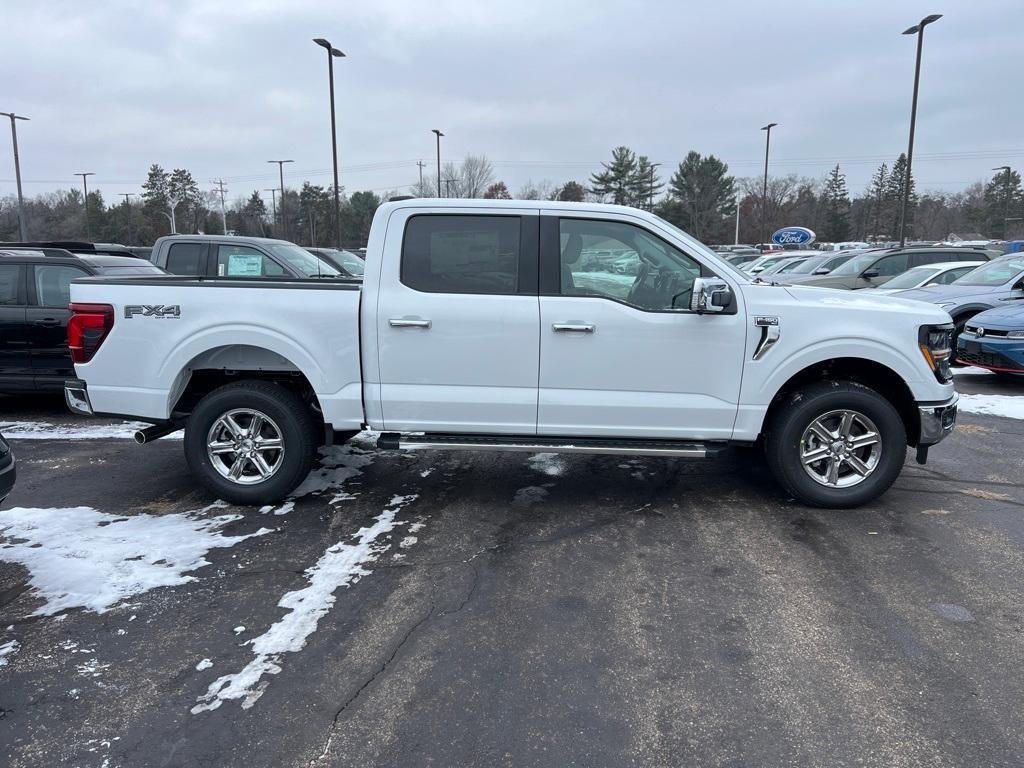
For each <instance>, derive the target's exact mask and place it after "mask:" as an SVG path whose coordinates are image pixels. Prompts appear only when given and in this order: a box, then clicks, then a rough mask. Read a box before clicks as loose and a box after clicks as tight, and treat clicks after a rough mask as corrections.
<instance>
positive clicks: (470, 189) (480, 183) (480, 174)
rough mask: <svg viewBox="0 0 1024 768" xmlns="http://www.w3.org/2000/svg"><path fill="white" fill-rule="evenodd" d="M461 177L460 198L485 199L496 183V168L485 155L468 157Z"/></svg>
mask: <svg viewBox="0 0 1024 768" xmlns="http://www.w3.org/2000/svg"><path fill="white" fill-rule="evenodd" d="M459 176H460V177H461V184H460V185H459V197H483V194H484V192H486V191H487V187H488V186H490V184H491V182H492V181H494V166H492V165H491V161H490V160H488V159H487V158H486V157H485V156H484V155H466V159H465V160H463V161H462V168H461V169H460V172H459Z"/></svg>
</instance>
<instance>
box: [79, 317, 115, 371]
mask: <svg viewBox="0 0 1024 768" xmlns="http://www.w3.org/2000/svg"><path fill="white" fill-rule="evenodd" d="M68 308H69V309H70V310H71V318H70V319H69V320H68V349H70V350H71V360H72V361H74V362H76V363H88V362H89V361H90V360H92V356H93V355H95V354H96V350H97V349H99V348H100V344H102V343H103V340H104V339H105V338H107V334H108V333H110V329H111V328H113V327H114V308H113V307H112V306H110V305H109V304H69V305H68Z"/></svg>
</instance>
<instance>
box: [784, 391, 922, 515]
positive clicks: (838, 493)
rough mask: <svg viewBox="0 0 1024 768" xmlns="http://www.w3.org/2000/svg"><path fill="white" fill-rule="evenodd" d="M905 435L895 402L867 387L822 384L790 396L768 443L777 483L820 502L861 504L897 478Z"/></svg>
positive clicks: (799, 496) (840, 506)
mask: <svg viewBox="0 0 1024 768" xmlns="http://www.w3.org/2000/svg"><path fill="white" fill-rule="evenodd" d="M906 446H907V434H906V428H905V427H904V426H903V420H902V419H901V418H900V415H899V413H897V412H896V409H895V408H894V407H893V405H892V403H890V402H889V401H888V400H886V399H885V398H884V397H882V396H881V395H880V394H878V393H877V392H875V391H874V390H873V389H870V388H868V387H865V386H864V385H862V384H858V383H855V382H849V381H823V382H818V383H815V384H811V385H809V386H806V387H804V388H802V389H799V390H797V391H795V392H791V393H790V394H788V395H787V396H786V400H785V402H784V403H783V404H782V405H781V406H780V407H779V408H778V410H777V411H776V412H775V413H774V414H773V415H772V417H771V419H770V423H769V425H768V435H767V438H766V440H765V452H766V455H767V459H768V466H769V467H770V468H771V470H772V474H774V475H775V478H776V480H778V482H779V484H780V485H781V486H782V487H783V488H785V489H786V490H787V491H788V492H789V493H791V494H792V495H793V496H795V497H796V498H797V499H799V500H800V501H802V502H804V503H806V504H810V505H812V506H816V507H829V508H833V509H846V508H849V507H857V506H860V505H862V504H866V503H867V502H869V501H871V500H873V499H875V498H877V497H878V496H879V495H881V494H882V493H884V492H885V491H886V490H887V489H888V488H889V486H890V485H892V484H893V482H894V481H895V480H896V478H897V477H898V476H899V473H900V470H901V469H902V468H903V461H904V458H905V456H906Z"/></svg>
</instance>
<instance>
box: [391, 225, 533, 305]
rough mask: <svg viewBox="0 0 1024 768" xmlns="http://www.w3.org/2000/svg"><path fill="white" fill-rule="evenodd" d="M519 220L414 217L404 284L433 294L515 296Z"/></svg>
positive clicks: (404, 260)
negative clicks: (497, 294) (501, 294)
mask: <svg viewBox="0 0 1024 768" xmlns="http://www.w3.org/2000/svg"><path fill="white" fill-rule="evenodd" d="M519 240H520V220H519V217H518V216H440V215H437V216H432V215H426V216H413V217H412V218H411V219H409V223H408V224H407V225H406V227H405V240H404V242H403V243H402V283H404V284H405V285H407V286H409V287H410V288H414V289H416V290H417V291H428V292H431V293H515V292H516V291H517V289H518V272H519Z"/></svg>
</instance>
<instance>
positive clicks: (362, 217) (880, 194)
mask: <svg viewBox="0 0 1024 768" xmlns="http://www.w3.org/2000/svg"><path fill="white" fill-rule="evenodd" d="M601 166H602V167H601V170H600V171H597V172H595V173H593V174H592V175H591V176H590V177H589V179H587V180H586V181H585V182H580V181H577V180H567V181H564V182H562V183H555V182H551V181H548V180H544V181H540V182H534V181H532V180H531V181H528V182H526V183H525V184H523V185H522V186H521V187H520V188H519V189H518V190H516V191H515V193H513V192H512V191H511V190H510V189H509V188H508V186H507V185H506V184H505V182H504V181H502V180H500V179H497V178H496V174H495V171H494V166H493V165H492V164H491V162H490V161H489V160H488V159H487V158H486V157H485V156H482V155H469V156H467V157H466V158H465V159H464V160H463V161H461V162H458V163H456V162H447V163H445V164H444V165H443V166H442V168H441V176H440V185H439V184H438V176H437V175H436V174H431V175H427V176H423V177H421V178H420V180H419V181H418V182H417V183H416V184H414V185H412V186H411V189H410V193H411V194H412V195H413V196H415V197H436V196H437V195H438V189H439V188H440V193H441V196H442V197H457V198H489V199H519V200H563V201H570V202H580V201H584V200H590V201H597V202H609V203H616V204H619V205H631V206H635V207H638V208H643V209H645V210H650V211H653V212H654V213H656V214H658V215H659V216H661V217H663V218H664V219H666V220H668V221H669V222H671V223H672V224H675V225H676V226H678V227H680V228H681V229H684V230H686V231H687V232H689V233H691V234H692V235H693V236H695V237H697V238H698V239H700V240H702V241H704V242H706V243H730V242H732V241H733V239H734V237H735V236H736V231H735V230H736V214H737V209H738V213H739V241H740V242H746V243H756V242H761V241H763V240H764V239H765V238H766V237H767V236H768V234H770V233H771V232H773V231H775V230H776V229H778V228H780V227H783V226H791V225H799V226H806V227H809V228H811V229H813V230H814V231H815V232H816V233H817V235H818V239H819V240H821V241H826V242H838V241H843V240H880V241H884V240H892V239H895V238H896V237H898V233H899V217H900V207H901V201H902V196H903V186H904V180H905V174H906V166H907V162H906V156H905V155H903V154H901V155H899V156H898V157H897V158H896V159H895V160H894V161H893V162H892V163H891V164H889V163H882V164H881V165H880V166H879V167H878V169H877V170H876V171H875V172H874V174H873V175H872V178H871V181H870V183H869V184H868V186H867V187H866V188H865V189H864V190H863V191H862V192H861V193H860V194H859V195H852V196H851V194H850V192H849V190H848V188H847V183H846V176H845V174H844V173H843V171H842V168H841V167H840V165H839V164H837V165H835V166H834V167H833V168H832V170H831V171H829V172H828V173H827V174H826V175H825V176H824V177H822V178H808V177H799V176H796V175H786V176H769V178H768V184H767V190H766V191H765V189H764V186H763V179H762V178H761V177H752V178H738V177H736V176H733V175H732V174H730V173H729V166H728V164H726V163H725V162H724V161H722V160H721V159H719V158H717V157H715V156H714V155H713V154H708V155H702V154H700V153H699V152H696V151H690V152H689V153H687V155H686V156H685V157H684V158H683V160H682V161H680V162H679V163H678V164H677V166H676V167H675V168H673V169H671V173H670V174H668V175H667V179H666V180H663V177H662V174H661V169H660V167H659V165H657V164H655V163H652V162H651V160H650V159H649V157H647V156H646V155H642V154H637V153H635V152H634V151H633V150H631V149H630V148H628V147H625V146H619V147H616V148H615V149H613V150H612V156H611V159H610V160H609V161H607V162H604V163H602V164H601ZM910 189H911V196H910V202H909V205H908V206H907V211H906V231H907V233H908V236H909V237H910V238H917V239H924V240H940V239H943V238H945V237H947V236H948V235H949V234H950V233H954V232H956V233H963V232H976V233H982V234H983V235H984V236H985V237H991V238H1006V239H1011V238H1014V237H1024V190H1022V186H1021V176H1020V173H1018V172H1017V171H1012V170H1011V171H1010V172H1009V173H1007V172H1006V171H999V172H997V173H996V174H995V175H993V177H992V178H991V179H990V180H988V181H987V182H977V183H975V184H972V185H970V186H968V187H967V188H966V189H964V190H963V191H961V192H956V193H947V192H925V193H922V194H919V193H918V192H917V190H916V189H915V184H914V180H913V175H911V180H910ZM268 193H269V194H270V206H269V207H268V205H267V194H268ZM393 194H395V193H384V194H382V195H377V194H376V193H374V192H372V191H362V192H355V193H353V194H351V195H348V194H345V193H342V195H341V217H340V221H339V226H338V229H340V233H341V242H342V244H343V246H345V247H362V246H364V245H365V244H366V239H367V236H368V234H369V228H370V222H371V220H372V218H373V214H374V211H376V209H377V207H378V206H379V205H380V204H381V203H382V202H383V201H384V200H387V199H388V198H389V197H391V196H392V195H393ZM222 203H223V208H222ZM25 207H26V214H27V219H28V223H29V233H30V237H32V238H33V239H38V240H72V239H83V238H85V233H86V231H88V232H89V235H90V237H91V238H92V240H94V241H96V242H121V243H126V244H131V245H149V244H151V243H152V242H153V241H154V240H155V239H156V238H157V237H160V236H161V235H165V234H168V233H169V232H170V231H171V227H172V226H173V227H174V228H175V229H176V231H177V232H180V233H196V232H205V233H211V234H215V233H220V232H222V231H224V230H227V231H228V232H233V233H235V234H238V235H249V236H260V237H278V238H283V239H288V240H292V241H294V242H297V243H300V244H303V245H321V246H323V245H333V244H334V243H335V242H336V229H335V222H334V198H333V195H332V193H331V188H330V187H329V186H327V187H325V186H323V185H315V184H311V183H310V182H308V181H306V182H303V183H302V186H301V187H299V188H294V187H292V188H288V187H286V188H285V189H284V191H283V194H282V192H281V190H280V189H265V190H259V189H257V190H253V191H252V192H251V193H249V194H246V195H242V196H236V197H234V198H233V199H231V200H228V199H227V197H226V195H225V197H224V198H223V200H222V198H221V192H220V191H219V189H217V188H215V189H213V190H206V191H203V190H202V189H201V188H200V186H199V184H198V183H197V182H196V180H195V178H194V177H193V176H192V174H191V173H190V172H189V171H188V170H186V169H182V168H176V169H172V170H171V171H167V170H165V169H164V168H162V167H161V166H159V165H152V166H150V168H149V172H148V175H147V179H146V182H145V183H144V184H143V185H142V192H141V194H140V195H138V196H128V197H126V198H125V199H124V201H123V202H122V201H111V202H108V201H106V200H105V199H104V198H103V195H102V193H101V192H100V191H99V190H94V191H90V192H89V199H88V206H85V205H83V198H82V193H81V192H80V191H79V190H77V189H74V188H71V189H66V190H58V191H56V192H51V193H48V194H44V195H39V196H36V197H34V198H30V199H28V200H26V205H25ZM86 215H88V226H86V223H87V222H86ZM762 217H763V221H762ZM17 238H18V218H17V200H16V199H15V198H14V197H13V196H8V197H4V198H0V240H16V239H17Z"/></svg>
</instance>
